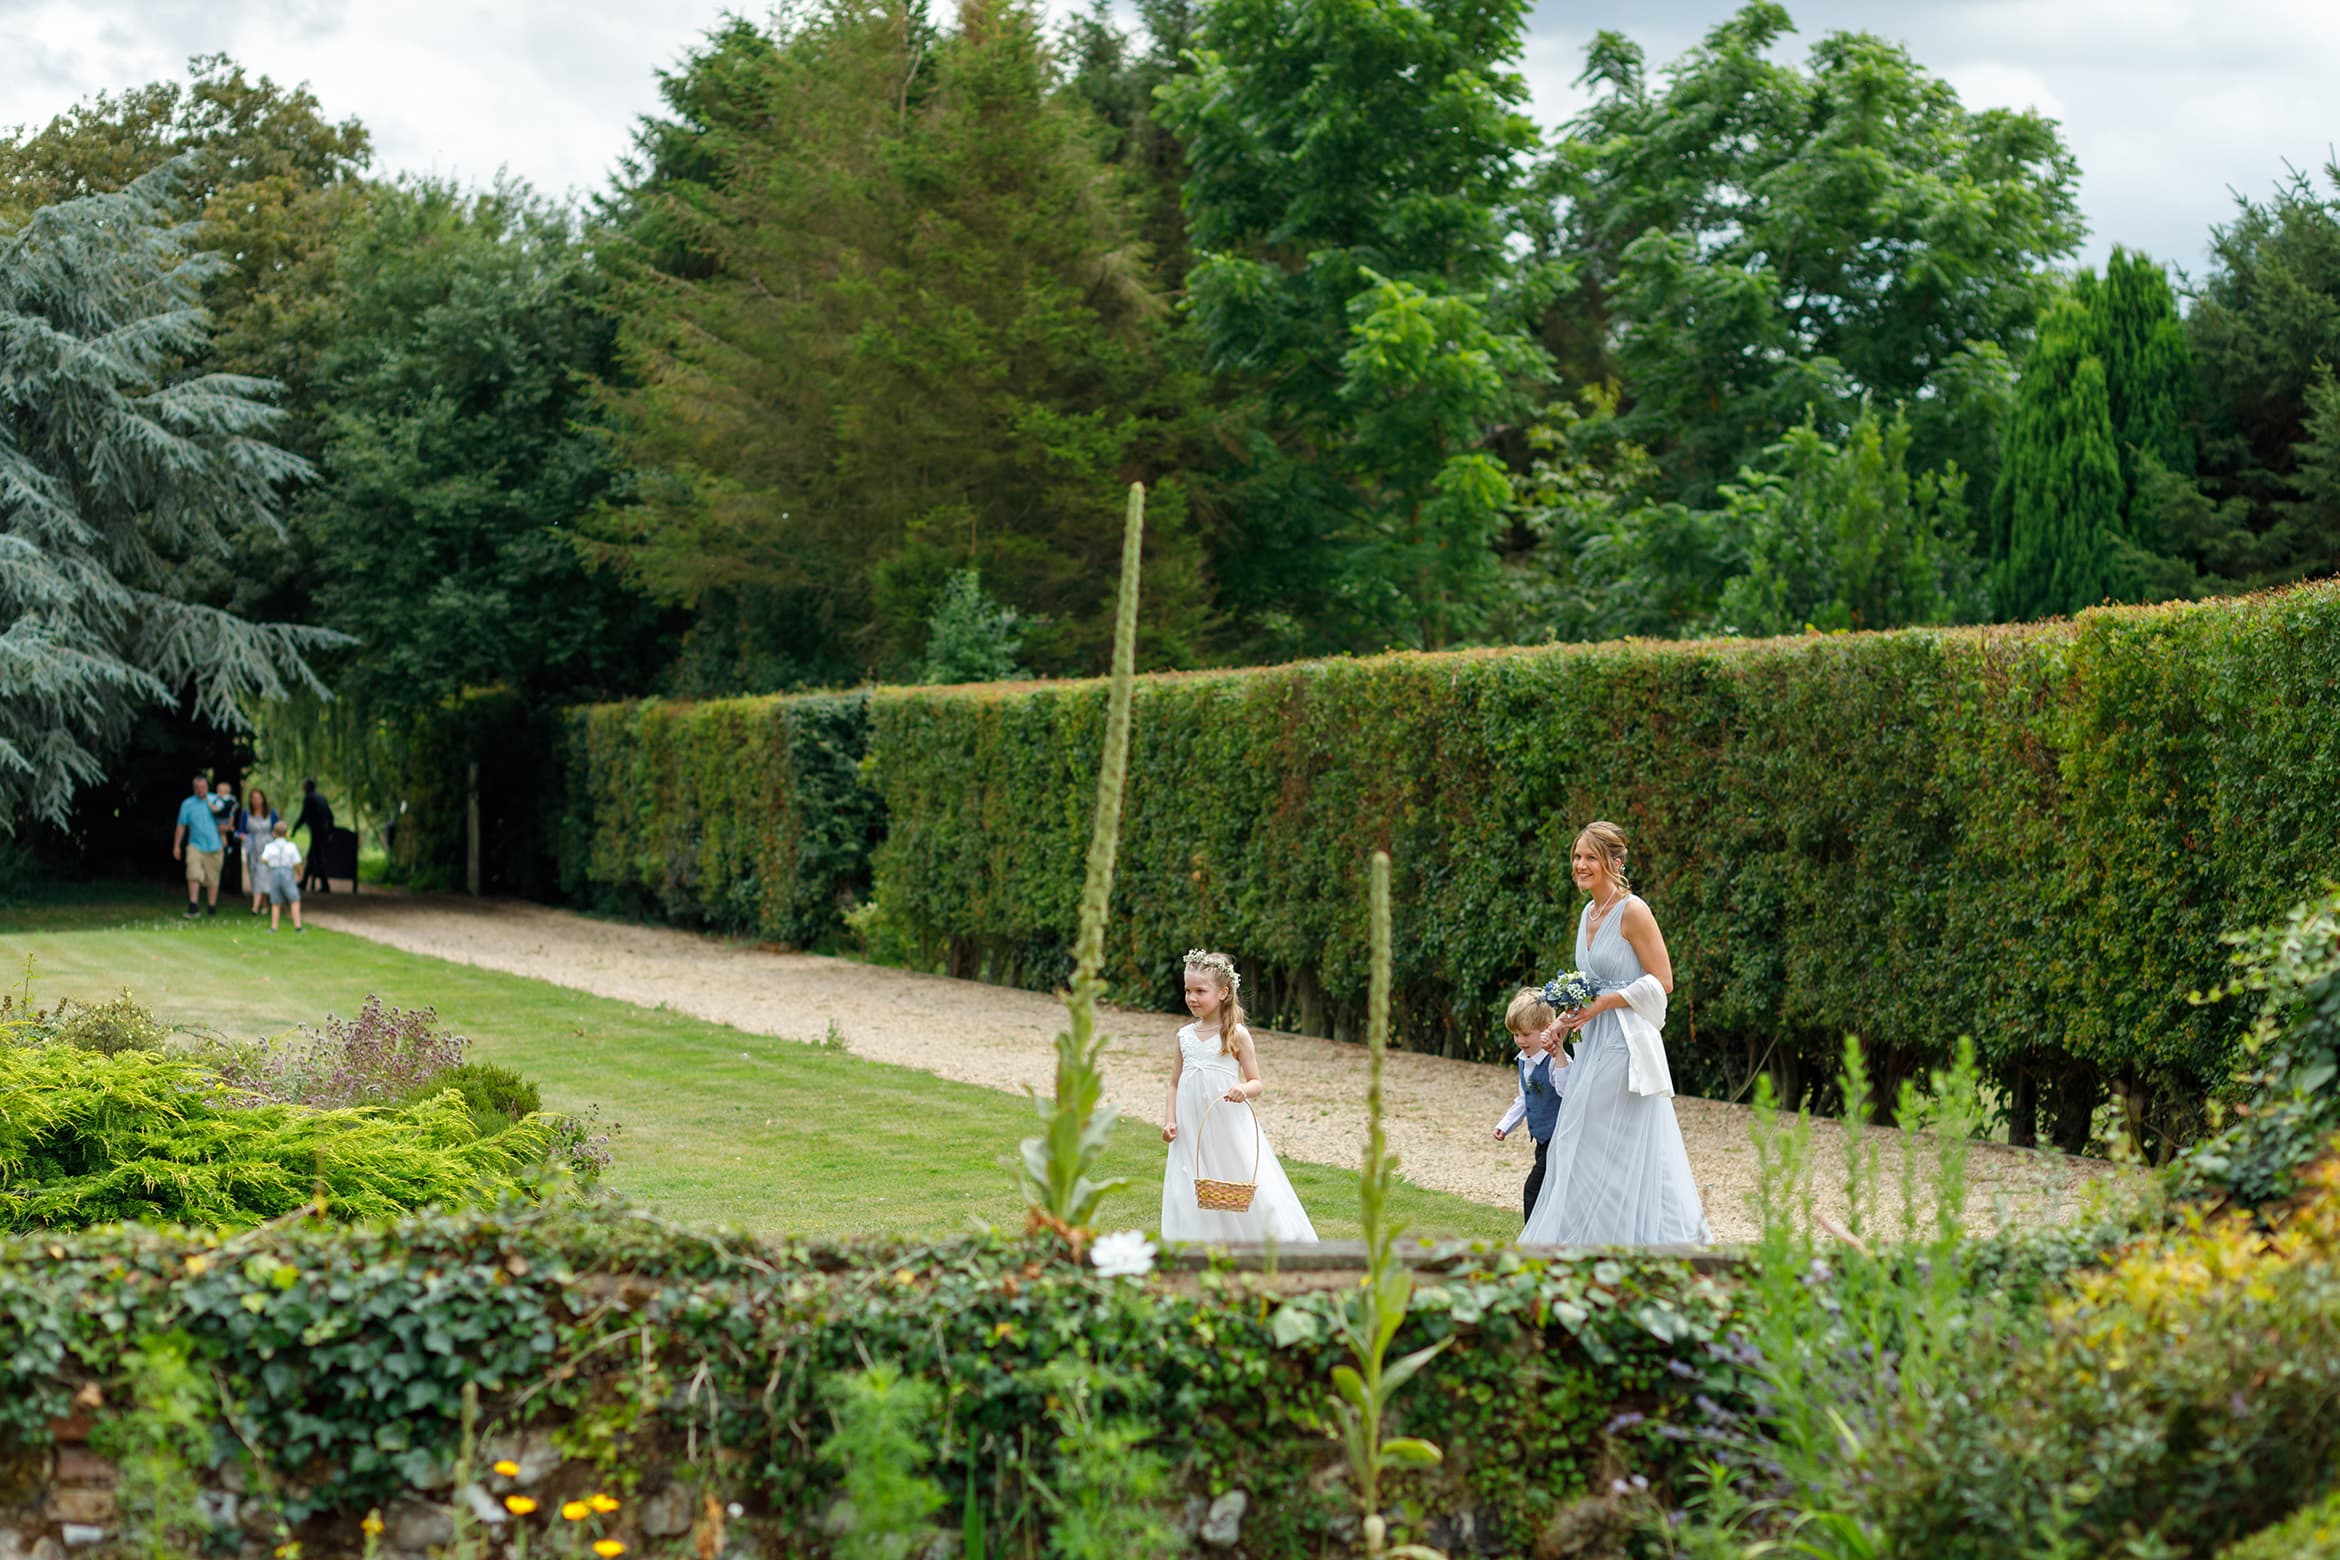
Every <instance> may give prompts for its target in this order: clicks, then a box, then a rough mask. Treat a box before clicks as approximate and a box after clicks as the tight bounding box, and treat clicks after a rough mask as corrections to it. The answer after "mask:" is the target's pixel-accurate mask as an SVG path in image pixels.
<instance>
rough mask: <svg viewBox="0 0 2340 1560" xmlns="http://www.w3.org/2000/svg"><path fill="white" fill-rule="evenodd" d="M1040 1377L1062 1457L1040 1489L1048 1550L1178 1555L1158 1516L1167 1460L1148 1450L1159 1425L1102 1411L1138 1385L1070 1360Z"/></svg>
mask: <svg viewBox="0 0 2340 1560" xmlns="http://www.w3.org/2000/svg"><path fill="white" fill-rule="evenodd" d="M1046 1373H1047V1374H1048V1375H1049V1376H1050V1377H1052V1378H1053V1385H1054V1387H1055V1391H1054V1393H1053V1397H1054V1399H1055V1402H1056V1411H1055V1414H1054V1420H1055V1425H1056V1431H1057V1441H1056V1454H1057V1457H1058V1458H1059V1459H1060V1461H1059V1462H1058V1464H1057V1470H1056V1477H1055V1479H1054V1481H1053V1483H1052V1484H1050V1485H1045V1486H1042V1487H1041V1490H1040V1495H1041V1499H1042V1500H1043V1501H1044V1502H1045V1503H1046V1505H1047V1507H1048V1510H1049V1514H1050V1516H1051V1517H1052V1518H1053V1519H1054V1526H1053V1527H1051V1528H1050V1530H1049V1534H1048V1552H1049V1553H1050V1554H1052V1555H1056V1556H1059V1557H1060V1560H1123V1557H1125V1556H1131V1555H1142V1556H1145V1557H1147V1560H1162V1557H1166V1556H1170V1555H1176V1554H1182V1553H1184V1552H1185V1549H1186V1545H1185V1543H1184V1542H1183V1540H1182V1539H1181V1538H1180V1536H1179V1533H1178V1530H1177V1529H1176V1528H1174V1527H1172V1526H1171V1525H1170V1523H1169V1522H1168V1521H1167V1520H1166V1519H1165V1517H1164V1514H1163V1511H1162V1503H1163V1501H1164V1499H1165V1497H1166V1496H1167V1495H1168V1494H1169V1493H1170V1492H1171V1490H1172V1489H1173V1488H1174V1485H1173V1481H1172V1475H1171V1470H1170V1465H1169V1459H1168V1458H1166V1457H1164V1456H1163V1455H1162V1453H1161V1452H1160V1451H1159V1450H1157V1449H1156V1447H1155V1446H1154V1445H1153V1444H1152V1443H1154V1442H1155V1441H1157V1440H1158V1439H1160V1438H1161V1437H1160V1432H1159V1429H1158V1427H1156V1426H1154V1425H1152V1424H1149V1423H1147V1422H1146V1421H1144V1420H1141V1419H1139V1418H1137V1417H1136V1416H1135V1415H1131V1414H1120V1415H1114V1414H1112V1413H1111V1412H1110V1411H1109V1408H1108V1406H1107V1405H1108V1402H1109V1401H1110V1399H1112V1398H1115V1397H1119V1398H1122V1399H1124V1400H1126V1399H1127V1398H1128V1397H1129V1396H1130V1395H1131V1394H1132V1393H1133V1392H1135V1391H1137V1390H1138V1388H1139V1383H1137V1382H1134V1381H1130V1380H1127V1379H1123V1378H1116V1377H1113V1376H1111V1375H1106V1374H1101V1373H1100V1372H1098V1371H1097V1370H1096V1369H1094V1368H1093V1367H1090V1366H1088V1365H1085V1364H1080V1363H1075V1362H1072V1361H1057V1362H1055V1363H1054V1364H1052V1365H1050V1366H1048V1367H1047V1368H1046Z"/></svg>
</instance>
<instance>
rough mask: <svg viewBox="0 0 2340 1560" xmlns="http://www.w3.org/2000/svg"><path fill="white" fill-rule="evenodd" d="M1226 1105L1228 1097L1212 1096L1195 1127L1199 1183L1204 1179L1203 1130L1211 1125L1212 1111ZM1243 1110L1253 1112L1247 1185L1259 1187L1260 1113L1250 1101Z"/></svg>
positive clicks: (1195, 1158)
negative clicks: (1249, 1169)
mask: <svg viewBox="0 0 2340 1560" xmlns="http://www.w3.org/2000/svg"><path fill="white" fill-rule="evenodd" d="M1226 1103H1227V1099H1226V1096H1224V1095H1219V1094H1214V1095H1212V1096H1211V1102H1210V1103H1209V1104H1208V1105H1205V1106H1204V1107H1203V1117H1202V1120H1201V1121H1200V1122H1199V1123H1197V1124H1196V1126H1195V1129H1194V1178H1195V1179H1196V1180H1198V1181H1199V1180H1202V1179H1203V1173H1202V1146H1203V1128H1205V1127H1207V1126H1209V1125H1210V1124H1211V1112H1212V1111H1214V1110H1217V1109H1218V1108H1219V1107H1220V1106H1222V1105H1224V1104H1226ZM1243 1108H1244V1109H1245V1110H1247V1111H1249V1112H1251V1180H1250V1181H1249V1182H1247V1183H1246V1184H1247V1185H1251V1186H1257V1185H1258V1184H1259V1157H1260V1156H1259V1111H1258V1109H1257V1107H1255V1106H1254V1105H1253V1104H1252V1103H1251V1101H1249V1100H1245V1101H1244V1102H1243Z"/></svg>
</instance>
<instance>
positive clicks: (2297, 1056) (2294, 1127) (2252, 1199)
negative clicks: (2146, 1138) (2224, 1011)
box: [2181, 888, 2340, 1207]
mask: <svg viewBox="0 0 2340 1560" xmlns="http://www.w3.org/2000/svg"><path fill="white" fill-rule="evenodd" d="M2233 941H2235V942H2236V943H2237V944H2239V947H2238V949H2237V951H2236V955H2235V963H2236V965H2237V966H2238V972H2237V974H2236V975H2235V976H2234V978H2233V979H2232V980H2231V981H2229V982H2228V983H2227V984H2226V985H2225V986H2224V987H2222V988H2220V989H2219V990H2218V991H2217V992H2215V993H2214V994H2213V995H2214V996H2218V997H2235V996H2239V995H2241V994H2242V993H2244V992H2246V991H2247V992H2252V993H2255V994H2256V995H2257V996H2258V998H2259V1002H2258V1011H2257V1013H2256V1014H2255V1015H2254V1017H2253V1019H2252V1022H2251V1027H2250V1029H2249V1030H2248V1031H2247V1032H2246V1033H2245V1035H2244V1037H2243V1048H2244V1051H2245V1052H2246V1054H2247V1055H2248V1057H2249V1059H2250V1062H2251V1064H2252V1065H2251V1066H2250V1068H2249V1069H2248V1073H2247V1076H2246V1079H2245V1082H2246V1083H2247V1084H2248V1085H2249V1087H2250V1090H2251V1093H2250V1096H2249V1097H2248V1098H2247V1099H2244V1100H2241V1101H2239V1102H2237V1103H2236V1105H2235V1107H2234V1115H2235V1118H2236V1119H2235V1121H2234V1123H2233V1124H2232V1125H2231V1126H2228V1127H2227V1128H2226V1129H2225V1130H2223V1131H2221V1132H2220V1133H2218V1134H2217V1135H2216V1136H2215V1137H2213V1138H2211V1139H2210V1140H2209V1141H2207V1142H2204V1143H2201V1144H2199V1145H2197V1146H2196V1147H2195V1148H2194V1149H2192V1150H2191V1151H2190V1152H2189V1153H2188V1154H2187V1155H2186V1161H2185V1164H2184V1167H2183V1174H2182V1181H2181V1184H2182V1185H2184V1186H2185V1187H2186V1188H2187V1189H2188V1190H2190V1191H2193V1192H2196V1193H2210V1192H2217V1193H2221V1194H2224V1195H2226V1196H2230V1197H2233V1198H2234V1199H2235V1200H2236V1201H2238V1202H2240V1203H2243V1204H2244V1205H2246V1206H2250V1207H2256V1206H2258V1205H2260V1204H2262V1203H2268V1202H2274V1201H2277V1200H2280V1199H2282V1198H2285V1197H2289V1196H2290V1195H2291V1193H2292V1191H2293V1190H2294V1182H2295V1178H2296V1176H2297V1175H2298V1173H2299V1171H2300V1170H2301V1169H2302V1168H2303V1167H2304V1166H2306V1165H2307V1164H2308V1163H2309V1162H2310V1161H2311V1160H2313V1159H2314V1158H2315V1156H2316V1155H2317V1154H2318V1153H2319V1152H2321V1150H2322V1149H2323V1146H2324V1144H2325V1142H2326V1140H2327V1139H2328V1138H2329V1137H2330V1136H2331V1134H2332V1132H2333V1131H2334V1130H2335V1129H2336V1128H2340V1086H2336V1085H2340V888H2336V889H2333V890H2331V891H2330V892H2328V893H2326V894H2325V895H2323V896H2322V897H2321V898H2319V899H2313V900H2310V901H2308V902H2307V903H2305V904H2303V905H2300V906H2298V907H2297V908H2295V909H2294V910H2293V911H2292V912H2291V913H2290V915H2288V916H2286V917H2285V918H2283V919H2282V920H2280V921H2278V922H2275V923H2274V924H2272V925H2269V926H2265V927H2261V928H2259V929H2257V930H2256V931H2253V932H2249V933H2243V934H2238V935H2237V936H2236V937H2235V938H2234V939H2233Z"/></svg>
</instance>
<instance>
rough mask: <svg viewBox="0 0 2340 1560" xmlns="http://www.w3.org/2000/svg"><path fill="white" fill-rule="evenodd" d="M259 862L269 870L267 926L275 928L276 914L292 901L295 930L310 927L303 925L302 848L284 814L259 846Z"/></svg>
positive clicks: (279, 913) (263, 868)
mask: <svg viewBox="0 0 2340 1560" xmlns="http://www.w3.org/2000/svg"><path fill="white" fill-rule="evenodd" d="M260 866H261V869H262V870H263V871H265V872H266V873H267V874H268V929H269V930H270V931H272V932H273V931H275V930H276V924H277V917H278V916H280V915H282V914H283V913H284V907H285V906H286V905H290V906H292V918H293V930H294V931H296V932H305V931H307V930H308V928H307V927H305V926H303V925H301V848H300V847H299V846H298V845H295V844H294V843H293V842H292V835H291V833H290V832H289V831H288V830H287V829H286V827H285V822H284V820H283V819H282V818H279V819H277V820H276V828H275V830H274V831H273V836H272V837H271V838H270V840H269V841H268V843H267V844H265V845H263V846H261V847H260Z"/></svg>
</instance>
